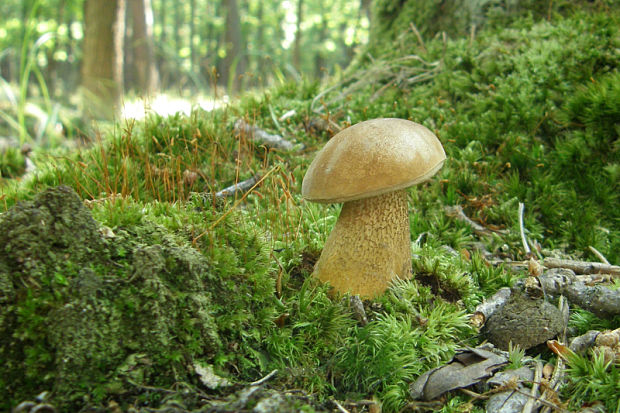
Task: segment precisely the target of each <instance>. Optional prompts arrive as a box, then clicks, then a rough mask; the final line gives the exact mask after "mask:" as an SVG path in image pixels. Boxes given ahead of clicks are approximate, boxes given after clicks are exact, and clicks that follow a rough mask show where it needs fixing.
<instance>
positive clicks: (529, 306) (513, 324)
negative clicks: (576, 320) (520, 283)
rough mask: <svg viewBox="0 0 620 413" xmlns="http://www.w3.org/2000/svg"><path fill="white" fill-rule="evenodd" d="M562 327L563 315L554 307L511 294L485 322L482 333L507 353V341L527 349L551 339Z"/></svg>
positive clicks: (533, 299) (519, 293) (543, 301)
mask: <svg viewBox="0 0 620 413" xmlns="http://www.w3.org/2000/svg"><path fill="white" fill-rule="evenodd" d="M563 328H564V319H563V316H562V312H561V311H560V310H559V309H558V308H557V307H556V306H554V305H552V304H550V303H548V302H547V301H545V300H544V299H542V298H530V297H528V296H527V295H525V294H524V293H522V292H520V291H513V292H512V294H511V296H510V298H509V299H508V301H507V302H506V304H505V305H504V306H503V307H502V308H500V309H499V310H498V311H496V312H495V313H494V314H493V315H492V316H491V317H490V318H489V320H488V321H487V322H486V324H485V326H484V329H483V333H484V334H486V336H487V337H488V339H489V341H490V342H491V343H493V344H495V345H496V346H497V347H498V348H500V349H502V350H508V347H509V343H510V342H512V344H513V345H518V346H519V347H520V348H522V349H525V350H526V349H529V348H532V347H535V346H537V345H539V344H542V343H544V342H546V341H547V340H550V339H552V338H553V337H555V336H556V335H557V334H558V333H560V332H561V331H562V329H563Z"/></svg>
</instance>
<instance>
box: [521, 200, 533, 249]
mask: <svg viewBox="0 0 620 413" xmlns="http://www.w3.org/2000/svg"><path fill="white" fill-rule="evenodd" d="M524 212H525V204H524V203H523V202H519V231H520V232H521V243H522V244H523V250H524V251H525V255H526V256H530V255H531V254H532V250H530V245H529V244H528V243H527V237H526V236H525V225H524V224H523V213H524Z"/></svg>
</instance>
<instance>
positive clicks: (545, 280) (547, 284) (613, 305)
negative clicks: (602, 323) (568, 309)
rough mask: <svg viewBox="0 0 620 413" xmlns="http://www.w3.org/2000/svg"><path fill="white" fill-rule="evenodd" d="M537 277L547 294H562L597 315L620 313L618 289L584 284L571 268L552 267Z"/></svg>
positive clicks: (619, 293) (604, 315) (607, 315)
mask: <svg viewBox="0 0 620 413" xmlns="http://www.w3.org/2000/svg"><path fill="white" fill-rule="evenodd" d="M545 261H547V260H545ZM538 279H539V280H540V284H541V286H542V287H543V289H544V290H545V292H547V294H553V295H560V294H562V295H564V296H565V297H566V298H567V299H568V301H570V302H571V303H573V304H576V305H578V306H579V307H581V308H583V309H584V310H588V311H591V312H593V313H594V314H596V315H597V316H599V317H610V316H611V317H613V316H616V315H620V290H612V289H611V288H607V287H604V286H600V285H599V286H589V285H586V284H584V283H583V282H581V281H579V280H578V278H577V277H576V276H575V272H573V270H571V269H567V268H552V269H550V270H548V271H545V272H544V273H543V274H542V275H541V276H540V277H538Z"/></svg>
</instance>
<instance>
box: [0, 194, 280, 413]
mask: <svg viewBox="0 0 620 413" xmlns="http://www.w3.org/2000/svg"><path fill="white" fill-rule="evenodd" d="M0 229H1V233H2V235H0V245H2V246H3V248H2V250H1V251H0V288H1V290H0V291H1V295H0V303H1V305H2V306H1V307H0V359H2V360H3V361H2V363H1V365H2V367H1V369H2V370H1V374H0V387H2V388H4V389H5V391H4V392H2V396H0V406H2V407H3V409H4V408H8V407H10V406H11V405H14V404H15V403H16V402H18V401H20V400H24V399H26V398H28V397H30V398H32V397H33V395H35V394H38V393H40V392H41V391H43V390H48V391H51V393H52V398H53V399H52V401H55V402H56V403H57V404H56V405H57V407H60V408H61V409H63V410H71V408H72V406H73V407H76V406H84V405H89V404H90V405H97V404H98V403H99V402H101V401H102V400H103V399H104V398H110V397H118V398H120V399H122V397H123V395H126V394H128V393H129V394H131V392H132V390H137V389H139V388H140V387H141V386H143V385H147V384H148V385H149V386H164V387H165V386H171V385H172V384H173V383H175V382H178V381H187V382H192V380H196V379H197V376H196V374H195V373H194V372H193V366H195V365H196V364H207V363H210V362H211V361H212V360H213V358H214V357H215V356H216V354H218V353H219V352H221V351H222V347H223V342H222V340H221V339H220V336H219V334H220V332H221V331H226V330H228V329H229V328H230V327H231V326H233V327H234V328H235V329H236V328H239V329H240V330H241V329H242V328H241V327H240V324H241V323H243V321H244V319H245V320H247V319H249V318H251V317H252V316H251V315H248V314H245V315H242V314H239V313H237V312H236V311H240V310H239V309H240V308H242V307H246V308H243V310H242V311H244V312H245V311H249V310H251V309H252V308H251V307H252V306H251V305H249V304H248V303H246V302H245V300H248V299H249V298H248V297H251V298H253V297H252V294H253V292H254V291H252V290H253V288H254V287H253V286H254V285H256V284H254V283H251V282H250V283H247V282H244V283H228V284H227V283H226V277H222V276H221V275H220V274H221V273H222V272H221V271H217V268H218V265H219V264H218V263H215V264H214V263H212V262H210V260H209V258H207V257H206V256H205V255H203V254H201V253H200V252H198V251H197V250H196V249H195V248H193V247H192V246H191V245H189V243H188V242H187V241H184V240H183V238H182V237H179V236H177V235H174V234H173V233H171V232H170V231H168V230H166V229H165V228H164V227H163V226H161V225H157V224H155V223H152V222H149V221H147V220H145V219H142V220H140V222H139V223H138V225H124V226H123V225H121V226H116V227H115V228H114V232H111V230H109V229H107V230H106V231H101V232H100V230H99V225H98V224H97V222H96V221H95V220H94V219H93V217H92V215H91V212H90V211H89V210H88V208H86V207H85V206H84V205H83V204H82V201H81V200H80V198H79V197H78V196H77V194H76V193H75V192H74V191H73V190H72V189H70V188H69V187H66V186H61V187H56V188H50V189H48V190H46V191H44V192H42V193H41V194H39V195H38V196H37V197H36V198H35V199H34V200H33V201H31V202H23V203H19V204H17V205H16V206H15V207H13V208H12V209H11V210H9V211H8V212H7V213H5V214H4V215H3V216H1V217H0ZM103 234H106V235H105V236H104V235H103ZM223 242H230V240H223ZM233 244H234V241H233ZM262 251H263V248H262V247H261V245H260V244H259V243H258V241H257V240H256V239H254V240H250V241H249V242H248V241H247V240H246V242H245V249H244V251H243V253H242V254H240V255H244V254H247V255H253V256H254V259H253V262H254V264H256V263H257V261H256V258H257V257H258V263H259V264H261V263H262V265H263V269H262V271H261V269H258V270H257V271H256V273H255V274H254V275H253V276H255V277H256V276H258V277H260V276H263V277H266V278H265V280H261V281H263V284H266V285H264V286H262V287H261V288H263V289H264V290H263V291H264V293H263V295H262V297H263V298H264V297H265V296H266V297H269V293H268V292H267V291H269V286H273V283H272V282H271V281H270V279H269V278H268V277H267V275H268V268H267V266H266V260H265V259H264V256H263V255H262ZM228 252H229V253H230V252H231V251H230V250H228ZM233 258H234V259H233ZM225 262H226V265H227V266H228V269H229V271H230V273H231V274H235V276H236V277H242V276H243V275H242V274H243V273H244V272H245V268H243V266H244V264H247V262H248V260H245V259H243V257H239V256H237V257H229V259H226V260H225ZM235 264H236V265H235ZM254 269H256V268H254ZM216 271H217V272H216ZM216 274H218V275H216ZM272 291H273V290H272ZM232 294H234V295H235V300H237V301H236V304H235V305H229V304H227V303H229V302H230V301H231V297H232ZM238 294H239V295H241V297H240V296H238ZM260 297H261V293H260V291H259V292H257V298H260ZM237 305H238V306H237ZM224 307H226V309H225V310H224ZM222 313H226V315H227V316H228V317H231V318H234V319H235V321H231V320H230V319H228V321H226V317H222V320H220V321H221V322H220V325H219V326H218V325H216V323H215V321H214V320H215V317H216V316H218V315H221V314H222ZM226 324H228V326H227V325H226ZM254 324H255V323H254ZM236 337H237V335H231V334H228V335H227V339H226V340H227V341H226V344H227V345H232V343H231V341H233V340H235V339H236ZM240 353H241V354H243V351H240ZM115 395H116V396H115Z"/></svg>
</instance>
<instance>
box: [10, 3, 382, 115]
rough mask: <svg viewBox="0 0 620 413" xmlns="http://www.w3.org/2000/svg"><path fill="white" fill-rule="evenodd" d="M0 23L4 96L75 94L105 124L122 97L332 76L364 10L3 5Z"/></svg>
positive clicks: (354, 42) (361, 34)
mask: <svg viewBox="0 0 620 413" xmlns="http://www.w3.org/2000/svg"><path fill="white" fill-rule="evenodd" d="M0 13H2V16H3V19H2V20H3V22H2V23H1V24H0V50H1V51H2V52H1V53H0V79H2V84H3V85H4V87H5V89H6V88H7V87H8V85H9V84H20V83H24V82H28V80H29V79H33V80H34V79H35V78H36V81H35V82H33V83H34V84H37V81H38V85H39V88H38V89H39V90H35V91H32V90H30V91H28V93H35V94H40V95H45V96H49V98H50V99H54V100H58V101H60V102H63V101H67V100H68V99H69V98H70V97H71V96H72V95H73V94H74V93H75V92H76V91H78V90H82V91H83V92H84V93H86V94H87V99H85V101H87V102H90V103H93V102H97V103H99V104H98V105H96V106H95V107H94V108H93V109H94V110H95V111H96V114H95V115H96V116H95V117H104V118H105V117H108V118H109V117H110V116H112V115H113V113H111V112H110V111H109V110H108V109H109V108H110V103H118V102H119V99H120V98H121V96H122V94H123V93H135V94H137V95H145V94H153V93H155V92H156V91H158V90H172V91H177V92H178V93H180V92H182V93H181V94H183V93H184V94H186V95H187V94H192V93H195V92H196V91H200V92H201V93H207V94H217V93H221V92H218V88H223V90H224V92H225V93H233V94H234V93H237V92H239V91H240V90H247V89H249V88H261V87H265V86H268V85H270V84H272V83H273V80H274V79H280V80H282V79H283V78H291V77H292V78H297V79H299V78H300V77H301V76H309V77H315V78H320V77H322V76H323V75H324V74H325V73H328V72H333V71H334V70H338V68H341V67H344V66H346V65H347V64H348V63H349V62H350V60H351V58H352V56H353V54H354V50H355V48H356V47H357V46H358V45H360V44H362V43H364V42H365V41H366V39H367V35H368V27H369V17H370V1H369V0H338V1H326V0H297V1H258V0H249V1H238V0H221V1H205V0H191V1H187V2H166V1H163V0H53V1H46V2H43V1H40V0H24V1H21V0H7V1H3V2H2V4H1V5H0ZM29 59H30V60H31V61H30V62H29ZM80 87H82V88H81V89H80ZM43 89H46V90H43ZM5 93H6V90H5ZM93 97H96V99H94V100H93Z"/></svg>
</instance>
